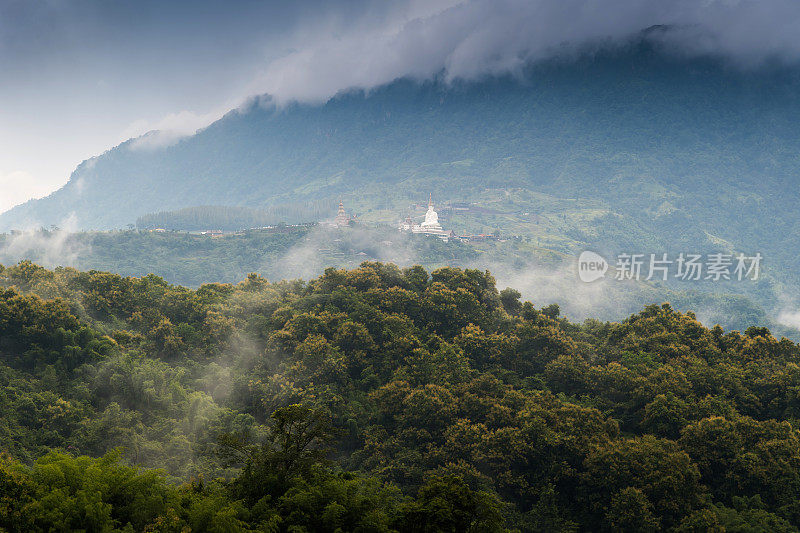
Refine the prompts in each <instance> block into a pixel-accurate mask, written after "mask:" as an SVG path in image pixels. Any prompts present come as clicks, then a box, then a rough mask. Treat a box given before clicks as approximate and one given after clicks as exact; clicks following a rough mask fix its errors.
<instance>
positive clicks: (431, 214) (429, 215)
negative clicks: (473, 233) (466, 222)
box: [399, 195, 453, 242]
mask: <svg viewBox="0 0 800 533" xmlns="http://www.w3.org/2000/svg"><path fill="white" fill-rule="evenodd" d="M399 229H400V231H410V232H411V233H422V234H423V235H433V236H434V237H438V238H440V239H441V240H443V241H444V242H448V241H449V240H450V239H451V238H452V237H453V232H452V230H444V229H442V225H441V224H439V214H438V213H437V212H436V211H435V210H434V209H433V197H432V196H430V195H429V196H428V211H427V212H426V213H425V221H424V222H423V223H422V224H414V223H413V222H412V221H411V217H408V218H406V219H405V220H404V221H403V222H401V223H400V227H399Z"/></svg>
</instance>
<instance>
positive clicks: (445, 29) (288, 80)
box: [248, 0, 800, 101]
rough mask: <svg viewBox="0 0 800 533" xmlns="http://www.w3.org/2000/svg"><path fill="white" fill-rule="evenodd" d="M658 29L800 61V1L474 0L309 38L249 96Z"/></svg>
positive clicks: (493, 59) (460, 74)
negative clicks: (798, 33) (799, 28)
mask: <svg viewBox="0 0 800 533" xmlns="http://www.w3.org/2000/svg"><path fill="white" fill-rule="evenodd" d="M404 13H405V12H404ZM656 25H664V26H668V27H669V28H668V29H666V30H664V31H662V32H659V33H658V34H657V35H655V36H654V38H657V39H660V40H662V41H664V43H665V45H667V46H668V47H669V48H671V49H673V50H675V51H677V52H680V53H687V54H692V55H695V54H709V55H716V56H721V57H723V58H725V59H728V60H731V61H733V62H735V63H736V64H738V65H741V66H746V67H752V66H755V65H758V64H761V63H763V62H766V61H769V62H771V61H780V62H795V61H797V60H798V59H800V39H799V38H798V35H797V28H798V26H800V3H798V2H793V1H787V0H775V1H744V0H742V1H736V0H704V1H698V0H674V1H663V0H559V1H552V0H532V1H531V0H527V1H523V0H472V1H466V2H459V3H455V4H453V5H446V6H444V7H443V8H442V9H441V10H439V11H437V12H434V13H430V14H426V15H424V16H419V17H416V18H413V19H402V18H399V19H398V18H395V17H391V16H387V17H386V18H385V19H384V20H383V21H381V22H380V23H376V24H373V25H362V24H357V23H354V24H353V25H352V26H346V25H345V27H342V28H339V29H338V31H336V32H333V33H326V32H323V33H321V34H319V35H317V36H308V35H304V38H303V39H302V41H303V42H304V44H303V45H302V46H300V47H299V48H297V49H295V50H293V51H291V52H290V53H288V54H286V55H284V56H283V57H280V58H277V59H275V60H273V61H272V62H270V63H269V64H268V65H267V67H266V69H265V70H264V71H263V72H262V73H261V74H260V75H259V76H258V77H257V79H256V80H255V81H254V82H253V83H252V84H250V85H249V86H248V92H251V93H268V94H271V95H273V96H274V97H276V98H277V99H278V101H289V100H299V101H324V100H325V99H327V98H329V97H331V96H333V95H334V94H336V93H337V92H339V91H341V90H345V89H349V88H364V89H369V88H372V87H375V86H377V85H381V84H385V83H388V82H390V81H392V80H394V79H396V78H398V77H406V76H407V77H412V78H420V79H424V78H429V77H431V76H434V75H440V74H443V75H444V77H445V78H446V79H451V80H452V79H475V78H479V77H482V76H485V75H495V74H505V73H514V72H516V71H518V70H519V69H520V68H522V67H523V66H524V65H525V64H526V63H528V62H530V61H535V60H537V59H543V58H547V57H552V56H556V55H565V54H572V53H575V52H576V51H579V50H581V49H585V47H587V46H598V45H606V46H613V45H614V44H615V43H619V42H621V41H624V40H626V39H629V38H630V37H632V36H634V35H636V34H637V33H639V32H641V31H642V30H644V29H646V28H649V27H652V26H656ZM298 31H301V32H302V28H301V29H300V30H298Z"/></svg>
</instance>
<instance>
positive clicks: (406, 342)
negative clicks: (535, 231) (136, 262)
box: [0, 263, 800, 531]
mask: <svg viewBox="0 0 800 533" xmlns="http://www.w3.org/2000/svg"><path fill="white" fill-rule="evenodd" d="M0 286H2V287H3V288H2V289H0V358H1V359H0V386H1V387H2V388H0V415H1V416H0V450H3V451H5V452H7V453H8V454H9V455H8V456H5V457H4V458H3V459H2V463H1V464H0V485H1V487H0V528H5V529H8V530H11V531H25V530H29V529H41V530H47V529H49V528H51V527H54V526H52V524H56V523H63V524H68V527H72V528H78V527H84V528H89V529H94V530H111V529H115V528H116V529H124V528H126V527H129V528H133V529H134V530H148V531H181V530H185V529H184V528H189V529H191V530H192V531H205V530H220V531H221V530H225V531H236V530H242V531H244V530H262V531H289V530H292V531H324V530H329V531H336V530H337V528H338V530H340V531H392V530H396V531H501V530H504V529H511V530H514V529H518V530H522V531H595V530H608V531H657V530H672V531H796V530H797V526H798V525H800V503H799V502H800V500H798V498H797V495H798V494H800V433H799V432H798V424H799V423H800V348H798V346H797V345H796V344H794V343H792V342H791V341H788V340H785V339H783V340H778V339H776V338H774V337H773V336H772V335H771V334H770V332H769V331H768V330H766V329H765V328H750V329H749V330H747V331H746V332H744V333H740V332H727V333H726V332H724V331H723V330H722V329H721V328H719V327H715V328H711V329H709V328H706V327H704V326H703V325H702V324H701V323H700V322H698V321H697V319H696V318H695V316H694V315H693V314H691V313H687V314H683V313H679V312H677V311H675V310H673V309H672V308H671V307H670V306H669V305H668V304H664V305H660V306H659V305H653V306H649V307H646V308H645V309H643V310H642V312H640V313H638V314H636V315H633V316H631V317H630V318H628V319H626V320H624V321H623V322H621V323H602V322H598V321H592V320H590V321H587V322H585V323H584V324H574V323H570V322H569V321H567V320H565V319H563V318H561V317H560V316H559V309H558V307H557V306H552V305H550V306H545V307H541V306H540V307H538V308H537V307H535V306H534V305H533V304H531V303H529V302H521V301H520V300H519V293H517V292H516V291H514V290H504V291H500V292H498V290H497V288H496V286H495V280H494V279H493V277H492V276H491V274H489V273H488V272H482V271H477V270H469V269H467V270H461V269H456V268H443V269H439V270H436V271H434V272H432V273H428V272H426V271H425V270H424V269H422V268H421V267H413V268H408V269H402V270H401V269H399V268H397V267H395V266H394V265H391V264H381V263H364V264H362V265H361V267H360V268H357V269H353V270H337V269H328V270H327V271H325V273H324V275H322V276H321V277H319V278H317V279H314V280H311V281H309V282H300V281H296V282H269V281H267V280H266V279H264V278H261V277H260V276H258V275H255V274H253V275H250V276H249V277H247V279H245V280H244V281H242V282H240V283H238V284H235V285H234V284H207V285H203V286H202V287H200V288H199V289H197V290H190V289H186V288H182V287H178V286H173V285H170V284H168V283H166V282H164V281H163V280H162V279H160V278H158V277H156V276H146V277H143V278H125V277H120V276H116V275H113V274H108V273H103V272H78V271H76V270H72V269H64V268H61V269H56V270H54V271H50V270H46V269H43V268H40V267H38V266H36V265H34V264H31V263H20V264H19V265H16V266H12V267H7V268H5V269H2V270H0ZM537 303H538V302H537ZM542 303H546V302H542ZM109 454H110V455H109ZM91 457H93V458H91ZM12 458H13V459H12ZM143 467H144V468H159V469H163V472H160V473H155V472H153V471H150V470H140V468H143ZM125 491H133V492H136V494H137V496H136V498H140V500H136V499H135V498H134V497H133V496H130V497H129V496H127V495H126V494H128V493H126V492H125ZM133 492H131V494H133ZM7 495H11V496H7ZM134 502H138V503H136V504H135V505H134ZM78 524H87V525H85V526H79V525H78ZM292 528H294V529H292ZM298 528H299V529H298ZM302 528H304V529H302Z"/></svg>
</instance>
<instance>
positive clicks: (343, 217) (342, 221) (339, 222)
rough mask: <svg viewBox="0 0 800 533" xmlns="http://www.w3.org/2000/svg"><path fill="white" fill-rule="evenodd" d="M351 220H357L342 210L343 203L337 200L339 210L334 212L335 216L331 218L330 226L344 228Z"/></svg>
mask: <svg viewBox="0 0 800 533" xmlns="http://www.w3.org/2000/svg"><path fill="white" fill-rule="evenodd" d="M351 222H358V219H357V218H356V217H355V215H353V216H351V215H348V214H347V212H346V211H345V210H344V203H343V202H342V201H339V210H338V211H337V212H336V218H334V219H333V224H332V226H335V227H337V228H344V227H347V226H349V225H350V223H351Z"/></svg>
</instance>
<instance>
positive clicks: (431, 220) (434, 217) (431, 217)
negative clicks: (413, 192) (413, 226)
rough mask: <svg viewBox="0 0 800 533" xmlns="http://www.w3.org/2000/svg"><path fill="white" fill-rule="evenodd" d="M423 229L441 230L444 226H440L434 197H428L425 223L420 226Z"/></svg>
mask: <svg viewBox="0 0 800 533" xmlns="http://www.w3.org/2000/svg"><path fill="white" fill-rule="evenodd" d="M420 228H422V229H432V230H441V229H442V225H441V224H439V214H438V213H437V212H436V211H434V210H433V197H432V196H431V195H428V211H427V212H426V213H425V222H423V223H422V224H420Z"/></svg>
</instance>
